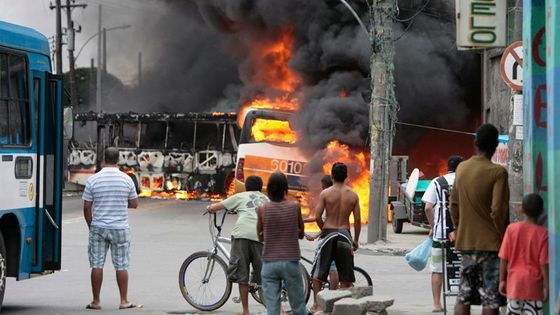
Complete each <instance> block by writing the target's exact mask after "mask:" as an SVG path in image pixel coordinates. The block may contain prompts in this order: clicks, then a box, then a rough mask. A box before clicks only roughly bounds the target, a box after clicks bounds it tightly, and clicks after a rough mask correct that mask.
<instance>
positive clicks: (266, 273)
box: [261, 260, 307, 315]
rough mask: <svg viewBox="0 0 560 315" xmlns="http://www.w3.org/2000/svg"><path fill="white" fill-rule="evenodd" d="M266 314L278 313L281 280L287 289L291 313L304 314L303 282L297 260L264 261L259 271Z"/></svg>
mask: <svg viewBox="0 0 560 315" xmlns="http://www.w3.org/2000/svg"><path fill="white" fill-rule="evenodd" d="M261 280H262V286H263V293H264V300H265V303H266V313H267V315H278V314H280V293H281V292H282V282H284V286H285V288H286V290H287V291H288V299H289V301H290V306H291V307H292V314H293V315H306V314H307V311H306V310H305V297H304V296H303V282H302V277H301V273H300V270H299V262H298V261H285V260H280V261H265V262H263V266H262V271H261Z"/></svg>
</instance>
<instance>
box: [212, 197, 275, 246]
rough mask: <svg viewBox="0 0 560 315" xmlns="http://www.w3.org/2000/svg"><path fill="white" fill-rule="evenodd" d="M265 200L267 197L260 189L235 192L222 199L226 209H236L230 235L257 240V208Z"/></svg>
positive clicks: (266, 200)
mask: <svg viewBox="0 0 560 315" xmlns="http://www.w3.org/2000/svg"><path fill="white" fill-rule="evenodd" d="M266 202H268V198H267V197H266V196H265V195H264V194H263V193H261V192H260V191H245V192H241V193H237V194H235V195H233V196H231V197H229V198H228V199H226V200H224V201H222V204H223V205H224V207H226V209H228V210H235V211H237V215H238V218H237V222H236V223H235V226H234V227H233V230H232V232H231V235H232V236H233V237H235V238H246V239H249V240H253V241H257V242H258V241H259V237H258V236H257V208H258V206H259V205H260V204H263V203H266Z"/></svg>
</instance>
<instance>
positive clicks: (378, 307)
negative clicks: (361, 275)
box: [358, 295, 395, 313]
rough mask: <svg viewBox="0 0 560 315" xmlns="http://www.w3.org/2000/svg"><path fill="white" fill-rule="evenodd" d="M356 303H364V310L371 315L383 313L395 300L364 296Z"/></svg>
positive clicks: (386, 297) (384, 297)
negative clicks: (372, 314)
mask: <svg viewBox="0 0 560 315" xmlns="http://www.w3.org/2000/svg"><path fill="white" fill-rule="evenodd" d="M358 301H360V302H362V303H365V305H366V310H367V311H368V312H372V313H376V312H377V313H380V312H383V311H385V310H386V309H387V308H388V307H389V306H391V305H393V303H394V302H395V299H393V298H391V297H388V296H376V295H372V296H366V297H363V298H361V299H358Z"/></svg>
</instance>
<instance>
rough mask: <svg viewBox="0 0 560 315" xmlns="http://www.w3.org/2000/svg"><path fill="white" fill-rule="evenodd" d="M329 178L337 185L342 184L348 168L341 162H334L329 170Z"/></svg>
mask: <svg viewBox="0 0 560 315" xmlns="http://www.w3.org/2000/svg"><path fill="white" fill-rule="evenodd" d="M331 176H332V179H333V181H335V182H337V183H342V182H344V180H346V177H348V168H347V167H346V164H344V163H341V162H336V163H334V164H333V166H332V169H331Z"/></svg>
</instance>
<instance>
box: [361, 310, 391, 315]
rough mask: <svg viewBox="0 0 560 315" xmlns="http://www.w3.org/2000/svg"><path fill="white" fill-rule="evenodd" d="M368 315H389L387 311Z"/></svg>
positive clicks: (367, 314) (368, 313)
mask: <svg viewBox="0 0 560 315" xmlns="http://www.w3.org/2000/svg"><path fill="white" fill-rule="evenodd" d="M366 315H389V314H388V313H387V311H381V312H367V313H366Z"/></svg>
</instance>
